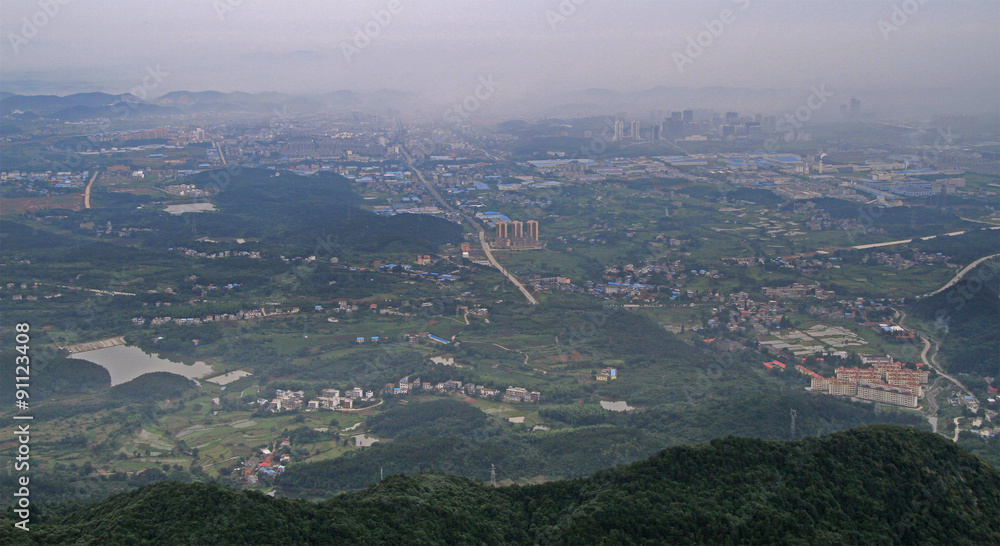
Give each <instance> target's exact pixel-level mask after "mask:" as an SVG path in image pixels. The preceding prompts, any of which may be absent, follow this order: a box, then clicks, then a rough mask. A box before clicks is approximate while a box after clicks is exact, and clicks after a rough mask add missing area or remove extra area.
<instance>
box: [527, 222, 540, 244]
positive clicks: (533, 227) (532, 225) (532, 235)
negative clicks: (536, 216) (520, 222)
mask: <svg viewBox="0 0 1000 546" xmlns="http://www.w3.org/2000/svg"><path fill="white" fill-rule="evenodd" d="M526 224H527V226H528V238H529V239H534V240H536V241H537V240H538V220H528V221H527V222H526Z"/></svg>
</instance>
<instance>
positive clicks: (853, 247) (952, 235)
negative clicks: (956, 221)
mask: <svg viewBox="0 0 1000 546" xmlns="http://www.w3.org/2000/svg"><path fill="white" fill-rule="evenodd" d="M983 229H1000V226H993V227H988V228H983ZM967 232H968V230H963V231H950V232H948V233H942V234H940V235H928V236H927V237H912V238H910V239H900V240H898V241H889V242H887V243H872V244H869V245H857V246H852V247H848V248H850V249H852V250H864V249H866V248H878V247H880V246H892V245H902V244H906V243H909V242H911V241H913V240H914V239H919V240H921V241H929V240H931V239H937V238H938V237H954V236H956V235H964V234H965V233H967Z"/></svg>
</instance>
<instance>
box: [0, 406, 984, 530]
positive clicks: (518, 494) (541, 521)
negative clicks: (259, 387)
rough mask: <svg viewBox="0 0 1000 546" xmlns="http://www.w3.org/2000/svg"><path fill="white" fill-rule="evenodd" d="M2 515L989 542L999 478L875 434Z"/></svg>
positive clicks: (933, 446) (945, 453)
mask: <svg viewBox="0 0 1000 546" xmlns="http://www.w3.org/2000/svg"><path fill="white" fill-rule="evenodd" d="M33 513H34V514H37V515H38V516H37V519H36V520H34V521H32V522H31V531H30V533H25V532H23V531H21V530H18V529H15V528H14V527H13V523H14V519H15V518H14V515H13V513H12V512H10V511H8V512H7V513H6V514H5V521H4V524H3V527H2V528H0V542H3V543H4V544H67V543H74V544H190V543H197V544H251V543H252V544H284V543H292V544H304V543H323V544H328V543H333V542H338V541H353V542H356V543H363V544H386V543H392V544H468V543H479V544H537V543H546V544H550V543H551V544H621V543H634V542H642V543H655V544H669V543H698V544H731V543H741V544H742V543H748V544H774V543H796V544H834V543H837V544H842V543H843V544H871V543H880V544H918V543H948V544H996V543H1000V473H998V471H997V470H996V469H995V468H993V467H991V466H989V465H988V464H986V463H985V462H984V461H982V460H981V459H979V458H978V457H976V456H974V455H972V454H970V453H968V452H966V451H964V450H963V449H961V448H959V447H958V446H956V445H954V444H953V443H952V442H950V441H948V440H947V439H945V438H942V437H940V436H938V435H935V434H931V433H927V432H921V431H917V430H915V429H910V428H902V427H892V426H872V427H862V428H856V429H851V430H847V431H842V432H836V433H833V434H829V435H826V436H822V437H818V438H808V439H804V440H799V441H794V442H769V441H763V440H752V439H745V438H734V437H730V438H724V439H718V440H713V441H711V442H708V443H705V444H699V445H695V446H685V447H677V448H671V449H667V450H664V451H662V452H661V453H659V454H658V455H655V456H653V457H651V458H649V459H647V460H645V461H641V462H637V463H632V464H628V465H624V466H620V467H616V468H613V469H610V470H604V471H601V472H598V473H597V474H594V475H593V476H591V477H588V478H580V479H575V480H568V481H557V482H550V483H546V484H542V485H533V486H524V487H499V488H493V487H489V486H487V485H485V484H483V483H481V482H475V481H472V480H468V479H464V478H458V477H453V476H444V475H440V474H424V475H419V476H392V477H389V478H387V479H386V480H385V481H384V482H382V483H380V484H378V485H376V486H373V487H370V488H368V489H366V490H364V491H360V492H357V493H351V494H346V495H341V496H338V497H334V498H333V499H330V500H328V501H325V502H323V503H310V502H307V501H301V500H288V499H272V498H268V497H266V496H264V495H262V494H261V493H258V492H241V491H237V490H233V489H229V488H226V487H221V486H219V485H209V484H187V485H185V484H178V483H170V482H161V483H157V484H153V485H149V486H145V487H142V488H140V489H138V490H135V491H132V492H130V493H125V494H121V495H117V496H114V497H111V498H108V499H106V500H104V501H101V502H98V503H95V504H91V505H87V506H83V507H77V508H73V507H66V506H63V507H59V506H55V507H51V508H49V507H36V509H35V511H34V512H33Z"/></svg>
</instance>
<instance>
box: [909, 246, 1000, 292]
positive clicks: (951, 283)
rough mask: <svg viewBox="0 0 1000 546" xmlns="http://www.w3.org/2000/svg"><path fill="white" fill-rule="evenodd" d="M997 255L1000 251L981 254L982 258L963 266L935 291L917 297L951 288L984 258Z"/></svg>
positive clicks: (999, 254) (984, 259)
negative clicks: (987, 254) (985, 254)
mask: <svg viewBox="0 0 1000 546" xmlns="http://www.w3.org/2000/svg"><path fill="white" fill-rule="evenodd" d="M997 256H1000V253H997V254H991V255H989V256H983V257H982V258H979V259H978V260H976V261H974V262H972V263H971V264H969V265H967V266H965V268H964V269H962V270H961V271H959V272H958V273H957V274H956V275H955V278H954V279H952V280H950V281H948V282H947V283H945V285H944V286H942V287H941V288H938V289H937V290H935V291H933V292H931V293H929V294H924V295H922V296H918V297H921V298H926V297H928V296H933V295H934V294H940V293H941V292H944V291H945V290H947V289H949V288H951V287H952V286H955V283H957V282H958V281H960V280H962V277H964V276H965V275H966V274H967V273H968V272H969V271H972V270H973V269H975V268H976V266H977V265H979V264H981V263H983V262H985V261H986V260H989V259H990V258H996V257H997Z"/></svg>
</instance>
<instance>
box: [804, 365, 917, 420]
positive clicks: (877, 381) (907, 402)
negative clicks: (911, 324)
mask: <svg viewBox="0 0 1000 546" xmlns="http://www.w3.org/2000/svg"><path fill="white" fill-rule="evenodd" d="M861 362H862V364H865V365H870V366H872V367H871V368H847V367H839V368H837V369H836V374H837V376H836V377H835V378H834V377H823V376H821V375H819V374H816V373H814V372H811V371H808V370H807V373H808V375H810V376H811V377H812V384H811V386H810V389H811V390H813V391H817V392H825V393H828V394H830V395H832V396H851V397H855V398H860V399H862V400H873V401H875V402H884V403H886V404H894V405H897V406H904V407H908V408H915V407H917V405H918V399H919V398H920V397H922V396H923V395H924V387H923V385H926V384H927V377H928V375H930V372H928V371H925V370H910V369H905V368H903V363H902V362H896V361H894V360H893V359H892V357H889V356H872V355H862V356H861ZM918 366H922V364H918ZM803 369H805V368H803ZM800 371H801V370H800Z"/></svg>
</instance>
